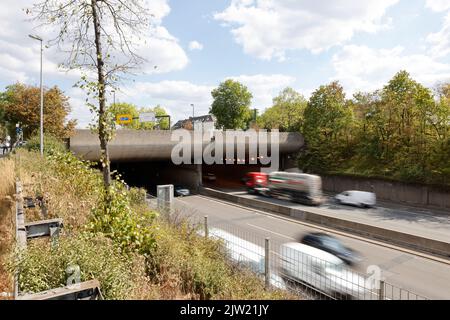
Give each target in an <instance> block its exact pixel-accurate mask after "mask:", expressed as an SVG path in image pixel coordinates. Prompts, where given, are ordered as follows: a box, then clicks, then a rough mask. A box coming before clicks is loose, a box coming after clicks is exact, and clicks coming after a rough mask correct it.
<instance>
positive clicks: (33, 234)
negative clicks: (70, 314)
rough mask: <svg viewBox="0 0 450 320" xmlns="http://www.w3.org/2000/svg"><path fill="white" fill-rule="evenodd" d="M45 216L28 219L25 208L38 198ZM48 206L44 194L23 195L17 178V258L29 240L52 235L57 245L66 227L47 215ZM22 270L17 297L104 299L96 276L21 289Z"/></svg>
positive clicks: (17, 277) (60, 221)
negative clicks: (58, 285)
mask: <svg viewBox="0 0 450 320" xmlns="http://www.w3.org/2000/svg"><path fill="white" fill-rule="evenodd" d="M35 201H37V202H38V204H39V207H40V209H41V210H40V214H41V217H43V219H44V220H40V221H33V222H25V210H24V209H25V208H35V207H36V202H35ZM46 218H47V206H46V205H45V200H44V199H43V197H38V198H36V199H34V198H33V197H24V196H23V187H22V183H21V182H20V181H19V180H16V245H17V248H18V256H17V259H20V258H21V255H22V254H24V253H25V251H26V248H27V240H32V239H36V238H42V237H50V239H51V245H52V246H57V245H58V237H59V235H60V233H61V229H62V228H63V220H62V219H59V218H57V219H46ZM19 282H20V273H19V272H18V271H16V274H15V275H14V298H15V299H16V300H97V299H102V294H101V291H100V283H99V282H98V281H97V280H95V279H94V280H90V281H86V282H79V283H74V284H71V285H67V286H65V287H61V288H55V289H51V290H47V291H43V292H38V293H23V292H21V291H20V283H19Z"/></svg>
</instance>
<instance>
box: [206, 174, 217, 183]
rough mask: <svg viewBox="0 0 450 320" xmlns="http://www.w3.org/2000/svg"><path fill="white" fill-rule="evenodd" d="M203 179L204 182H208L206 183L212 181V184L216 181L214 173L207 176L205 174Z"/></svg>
mask: <svg viewBox="0 0 450 320" xmlns="http://www.w3.org/2000/svg"><path fill="white" fill-rule="evenodd" d="M203 179H204V180H206V181H211V182H213V181H216V179H217V178H216V175H215V174H214V173H210V172H209V173H207V174H205V175H204V176H203Z"/></svg>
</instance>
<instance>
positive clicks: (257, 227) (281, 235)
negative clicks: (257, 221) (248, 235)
mask: <svg viewBox="0 0 450 320" xmlns="http://www.w3.org/2000/svg"><path fill="white" fill-rule="evenodd" d="M247 225H248V226H250V227H253V228H256V229H260V230H263V231H266V232H269V233H273V234H276V235H277V236H280V237H283V238H286V239H289V240H294V241H296V240H297V239H294V238H292V237H288V236H285V235H283V234H281V233H277V232H273V231H271V230H268V229H266V228H263V227H259V226H255V225H254V224H250V223H247Z"/></svg>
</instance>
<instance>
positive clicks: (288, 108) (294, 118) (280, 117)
mask: <svg viewBox="0 0 450 320" xmlns="http://www.w3.org/2000/svg"><path fill="white" fill-rule="evenodd" d="M306 105H307V101H306V99H305V98H304V97H303V96H302V95H301V94H299V93H298V92H296V91H295V90H294V89H292V88H286V89H284V90H283V91H282V92H280V94H279V95H278V96H277V97H275V98H274V99H273V106H272V107H270V108H268V109H267V110H266V111H265V112H264V113H263V114H262V115H261V116H260V117H258V121H257V123H258V127H260V128H263V129H278V130H280V131H282V132H283V131H284V132H290V131H292V132H295V131H300V130H301V129H302V127H303V121H304V119H303V115H304V111H305V108H306Z"/></svg>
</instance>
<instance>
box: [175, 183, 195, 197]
mask: <svg viewBox="0 0 450 320" xmlns="http://www.w3.org/2000/svg"><path fill="white" fill-rule="evenodd" d="M173 190H174V193H175V197H187V196H190V195H191V192H190V191H189V189H188V188H186V187H184V186H181V185H175V186H174V188H173Z"/></svg>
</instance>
